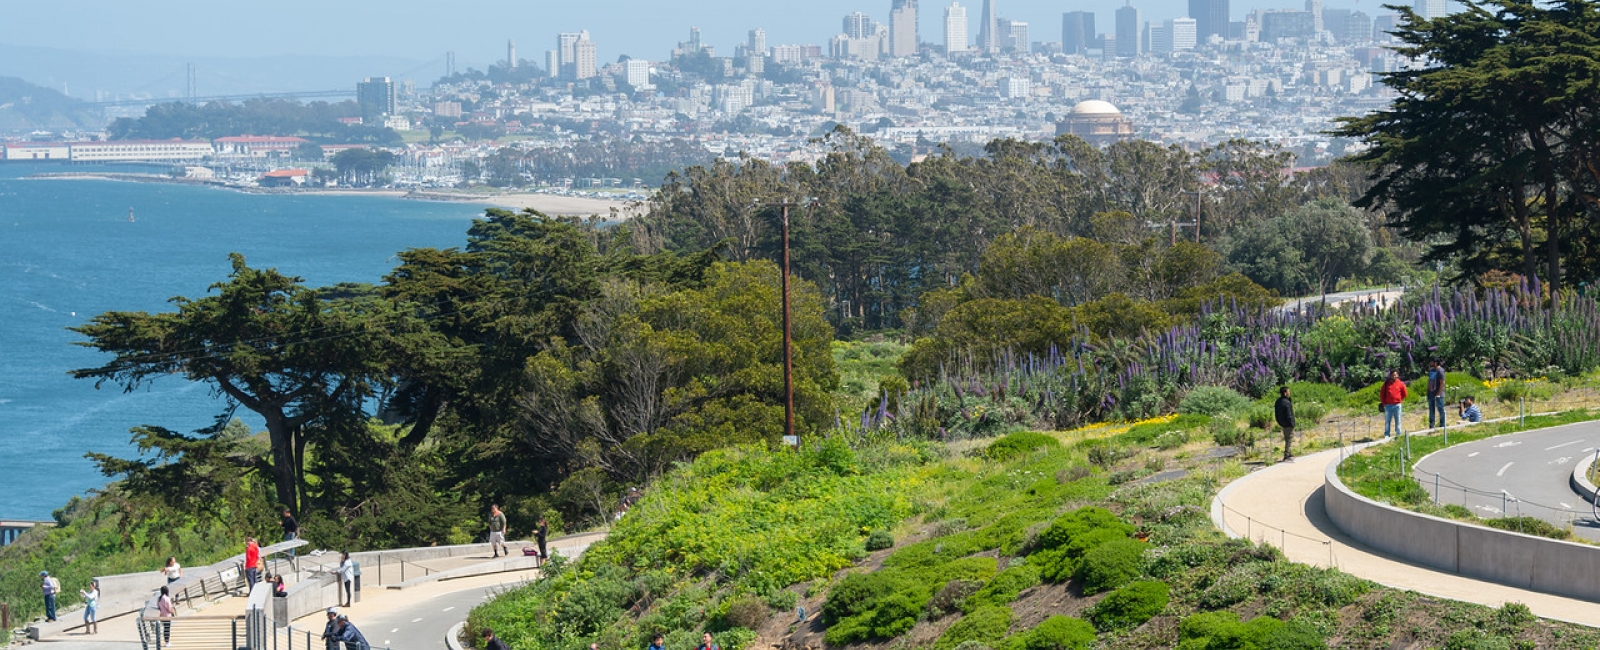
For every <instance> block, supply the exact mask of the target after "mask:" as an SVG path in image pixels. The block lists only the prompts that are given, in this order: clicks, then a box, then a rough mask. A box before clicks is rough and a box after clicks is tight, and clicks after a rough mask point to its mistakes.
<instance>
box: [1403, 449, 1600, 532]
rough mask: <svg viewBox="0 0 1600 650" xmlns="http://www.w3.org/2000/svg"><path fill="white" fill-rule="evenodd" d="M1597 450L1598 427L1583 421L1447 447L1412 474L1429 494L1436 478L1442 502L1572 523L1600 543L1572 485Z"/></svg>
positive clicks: (1490, 513) (1483, 512) (1597, 528)
mask: <svg viewBox="0 0 1600 650" xmlns="http://www.w3.org/2000/svg"><path fill="white" fill-rule="evenodd" d="M1596 446H1600V423H1595V422H1580V423H1577V424H1569V425H1565V426H1560V427H1555V428H1551V429H1540V430H1537V431H1528V432H1525V433H1518V434H1512V435H1508V436H1496V437H1494V438H1489V439H1486V440H1477V441H1474V442H1468V443H1465V444H1460V445H1456V446H1453V447H1448V448H1445V449H1442V450H1439V451H1438V452H1435V453H1433V454H1430V455H1428V456H1427V457H1425V458H1423V459H1422V460H1421V461H1420V462H1418V463H1417V464H1416V467H1415V469H1414V470H1413V472H1414V474H1415V476H1416V478H1417V481H1418V482H1419V483H1421V484H1422V486H1423V488H1424V489H1426V490H1427V491H1428V493H1429V494H1430V495H1431V494H1433V493H1434V474H1435V473H1437V474H1438V476H1439V481H1438V484H1439V488H1438V498H1439V503H1441V504H1448V503H1454V504H1457V505H1462V506H1466V507H1467V508H1468V509H1470V510H1472V511H1473V513H1474V514H1477V515H1478V516H1481V517H1501V516H1508V515H1509V516H1531V517H1538V518H1539V519H1543V520H1545V521H1548V522H1550V523H1552V524H1556V525H1558V526H1566V525H1567V524H1569V523H1570V524H1571V525H1572V529H1573V532H1575V533H1577V534H1578V535H1580V536H1582V537H1585V538H1588V539H1592V540H1600V523H1597V522H1596V519H1595V515H1594V511H1593V509H1592V508H1591V506H1590V505H1589V503H1588V502H1587V501H1585V500H1584V499H1583V497H1580V496H1578V494H1577V493H1576V492H1574V491H1573V490H1572V487H1571V485H1570V482H1569V479H1570V477H1571V476H1572V469H1573V467H1574V466H1575V465H1577V464H1578V462H1579V461H1581V460H1583V459H1585V458H1588V457H1590V456H1593V455H1594V453H1595V447H1596ZM1463 486H1464V487H1465V488H1467V489H1463ZM1502 491H1504V493H1505V497H1504V498H1503V499H1502V496H1501V492H1502ZM1502 504H1503V507H1504V509H1505V512H1502V510H1501V508H1502Z"/></svg>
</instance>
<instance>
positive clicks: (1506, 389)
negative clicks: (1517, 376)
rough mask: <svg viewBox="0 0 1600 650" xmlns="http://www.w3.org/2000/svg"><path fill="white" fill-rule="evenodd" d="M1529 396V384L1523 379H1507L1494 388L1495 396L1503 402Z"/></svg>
mask: <svg viewBox="0 0 1600 650" xmlns="http://www.w3.org/2000/svg"><path fill="white" fill-rule="evenodd" d="M1527 396H1528V384H1527V382H1522V381H1516V380H1512V381H1507V382H1505V383H1503V384H1500V385H1499V386H1497V387H1496V388H1495V389H1494V397H1495V399H1498V400H1500V401H1502V402H1515V401H1517V400H1520V399H1523V398H1525V397H1527Z"/></svg>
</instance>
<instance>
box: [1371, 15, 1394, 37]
mask: <svg viewBox="0 0 1600 650" xmlns="http://www.w3.org/2000/svg"><path fill="white" fill-rule="evenodd" d="M1399 28H1400V16H1399V15H1398V14H1378V17H1377V18H1373V19H1372V40H1373V41H1375V42H1378V43H1388V42H1391V41H1393V40H1394V34H1393V32H1394V31H1395V30H1396V29H1399Z"/></svg>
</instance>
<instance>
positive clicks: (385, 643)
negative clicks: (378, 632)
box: [383, 627, 400, 645]
mask: <svg viewBox="0 0 1600 650" xmlns="http://www.w3.org/2000/svg"><path fill="white" fill-rule="evenodd" d="M399 631H400V628H398V627H397V628H395V629H392V630H389V633H390V634H394V633H395V632H399ZM383 644H384V645H389V642H388V641H384V642H383Z"/></svg>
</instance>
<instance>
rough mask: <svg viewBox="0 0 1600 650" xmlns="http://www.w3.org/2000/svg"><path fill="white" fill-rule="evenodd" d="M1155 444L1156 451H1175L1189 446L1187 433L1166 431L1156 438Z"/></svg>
mask: <svg viewBox="0 0 1600 650" xmlns="http://www.w3.org/2000/svg"><path fill="white" fill-rule="evenodd" d="M1155 444H1156V448H1158V449H1169V450H1170V449H1177V448H1179V447H1182V446H1184V445H1187V444H1189V432H1188V431H1168V432H1166V433H1163V434H1161V435H1159V436H1156V440H1155Z"/></svg>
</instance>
